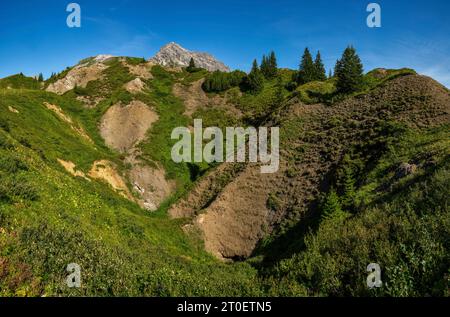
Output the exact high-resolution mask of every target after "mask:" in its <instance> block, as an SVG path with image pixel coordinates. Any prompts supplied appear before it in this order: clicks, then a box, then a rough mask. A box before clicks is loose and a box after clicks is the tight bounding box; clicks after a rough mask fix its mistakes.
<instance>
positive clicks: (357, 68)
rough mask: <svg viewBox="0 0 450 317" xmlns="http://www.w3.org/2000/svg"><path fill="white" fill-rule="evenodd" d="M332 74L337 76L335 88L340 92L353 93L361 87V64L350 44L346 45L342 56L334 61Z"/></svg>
mask: <svg viewBox="0 0 450 317" xmlns="http://www.w3.org/2000/svg"><path fill="white" fill-rule="evenodd" d="M334 75H335V76H336V77H337V83H336V88H337V90H338V92H340V93H344V94H348V93H353V92H356V91H358V90H360V89H361V88H362V85H363V65H362V63H361V60H360V58H359V56H358V55H357V54H356V50H355V49H354V48H353V47H352V46H349V47H347V48H346V49H345V51H344V53H343V54H342V58H341V59H340V60H338V61H337V62H336V66H335V69H334Z"/></svg>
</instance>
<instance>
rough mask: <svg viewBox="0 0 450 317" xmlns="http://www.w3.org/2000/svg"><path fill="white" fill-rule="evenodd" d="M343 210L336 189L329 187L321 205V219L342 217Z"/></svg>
mask: <svg viewBox="0 0 450 317" xmlns="http://www.w3.org/2000/svg"><path fill="white" fill-rule="evenodd" d="M344 215H345V214H344V211H343V210H342V204H341V201H340V198H339V196H338V194H337V193H336V190H335V189H334V188H331V190H330V192H329V193H328V195H327V196H326V197H325V200H324V202H323V205H322V219H332V218H341V217H343V216H344Z"/></svg>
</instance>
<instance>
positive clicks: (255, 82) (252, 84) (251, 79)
mask: <svg viewBox="0 0 450 317" xmlns="http://www.w3.org/2000/svg"><path fill="white" fill-rule="evenodd" d="M246 84H247V86H248V89H249V90H250V91H252V92H254V93H258V92H260V91H261V90H262V88H263V86H264V76H263V74H262V73H261V70H260V69H259V67H258V62H257V61H256V59H255V60H254V61H253V65H252V70H251V71H250V73H249V74H248V76H247V79H246Z"/></svg>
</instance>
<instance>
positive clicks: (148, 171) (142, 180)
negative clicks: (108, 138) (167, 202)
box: [129, 164, 175, 211]
mask: <svg viewBox="0 0 450 317" xmlns="http://www.w3.org/2000/svg"><path fill="white" fill-rule="evenodd" d="M129 179H130V181H131V182H132V184H133V189H134V191H136V192H137V193H138V194H139V195H140V197H141V199H140V200H139V202H138V203H139V205H140V206H141V207H143V208H144V209H147V210H150V211H154V210H156V209H158V207H159V205H160V204H161V203H162V202H163V200H164V199H166V198H167V197H168V196H169V195H170V193H171V192H172V191H173V190H174V189H175V183H174V182H173V181H167V180H166V177H165V171H164V170H163V169H160V168H153V167H150V166H146V165H141V164H136V165H134V166H133V168H132V169H131V170H130V172H129Z"/></svg>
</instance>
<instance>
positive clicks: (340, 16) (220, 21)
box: [0, 0, 450, 87]
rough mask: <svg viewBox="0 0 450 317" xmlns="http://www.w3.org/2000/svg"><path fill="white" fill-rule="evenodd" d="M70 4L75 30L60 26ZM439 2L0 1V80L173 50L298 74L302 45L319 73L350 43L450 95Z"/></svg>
mask: <svg viewBox="0 0 450 317" xmlns="http://www.w3.org/2000/svg"><path fill="white" fill-rule="evenodd" d="M70 2H77V3H79V4H80V5H81V9H82V12H81V13H82V16H81V17H82V20H81V21H82V22H81V23H82V26H81V28H79V29H76V28H73V29H70V28H68V27H67V26H66V18H67V15H68V14H69V13H67V12H66V6H67V4H68V3H70ZM369 2H377V3H379V4H380V5H381V8H382V27H381V28H379V29H370V28H368V27H367V25H366V17H367V15H368V13H367V12H366V6H367V4H368V3H369ZM449 16H450V1H448V0H383V1H380V0H379V1H377V0H372V1H365V0H314V1H312V0H311V1H302V0H271V1H269V0H258V1H256V0H229V1H227V0H222V1H213V0H208V1H203V0H196V1H186V0H183V1H179V0H166V1H161V0H159V1H152V0H147V1H144V0H142V1H141V0H110V1H106V0H96V1H94V0H78V1H77V0H75V1H74V0H72V1H62V0H21V1H18V0H16V1H10V0H2V1H1V2H0V77H4V76H8V75H11V74H14V73H18V72H23V73H25V74H27V75H35V74H37V73H39V72H43V73H44V75H45V76H48V75H49V74H50V73H52V72H59V71H61V70H63V69H64V68H65V67H67V66H70V65H73V64H76V63H77V62H78V61H79V60H80V59H83V58H85V57H88V56H94V55H98V54H113V55H126V56H138V57H146V58H149V57H151V56H152V55H154V54H155V53H156V52H157V51H158V49H159V48H160V47H161V46H162V45H164V44H165V43H167V42H170V41H175V42H178V43H179V44H181V45H182V46H184V47H186V48H188V49H191V50H198V51H207V52H210V53H212V54H213V55H215V56H216V57H217V58H218V59H220V60H222V61H224V62H225V63H226V64H228V65H229V66H231V67H232V68H239V69H243V70H248V68H249V66H250V65H251V61H252V60H253V58H255V57H258V58H260V56H261V55H262V54H263V53H266V52H268V51H270V50H271V49H273V50H275V52H276V53H277V56H278V60H279V64H280V66H281V67H290V68H297V66H298V63H299V58H300V56H301V54H302V52H303V49H304V47H305V46H308V47H309V48H310V49H311V50H312V51H316V50H319V49H320V51H321V53H322V56H323V58H324V61H325V64H326V67H327V69H329V68H332V67H333V65H334V63H335V61H336V59H337V58H338V57H339V56H340V54H341V52H342V50H343V49H344V48H345V47H346V46H347V45H348V44H352V45H354V46H355V47H356V49H357V50H358V52H359V54H360V56H361V59H362V60H363V62H364V65H365V70H366V71H368V70H370V69H372V68H375V67H388V68H400V67H412V68H415V69H416V70H417V71H419V72H420V73H423V74H427V75H430V76H432V77H434V78H435V79H437V80H439V81H440V82H442V83H443V84H445V85H446V86H447V87H450V40H449V38H450V18H448V17H449Z"/></svg>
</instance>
